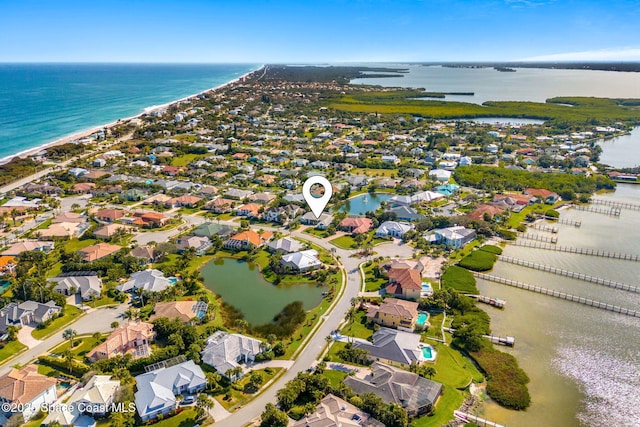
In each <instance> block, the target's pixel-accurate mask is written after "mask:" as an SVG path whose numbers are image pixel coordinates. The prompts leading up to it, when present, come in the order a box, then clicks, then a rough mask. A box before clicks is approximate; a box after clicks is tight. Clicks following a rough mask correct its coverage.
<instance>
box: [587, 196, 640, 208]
mask: <svg viewBox="0 0 640 427" xmlns="http://www.w3.org/2000/svg"><path fill="white" fill-rule="evenodd" d="M590 203H593V204H596V205H604V206H613V207H614V208H621V209H631V210H635V211H640V205H637V204H635V203H625V202H616V201H614V200H604V199H595V198H592V199H591V200H590Z"/></svg>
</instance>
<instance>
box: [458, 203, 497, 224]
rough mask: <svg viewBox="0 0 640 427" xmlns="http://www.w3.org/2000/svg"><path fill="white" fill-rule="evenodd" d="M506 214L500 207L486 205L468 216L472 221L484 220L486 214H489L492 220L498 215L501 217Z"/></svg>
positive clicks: (482, 205)
mask: <svg viewBox="0 0 640 427" xmlns="http://www.w3.org/2000/svg"><path fill="white" fill-rule="evenodd" d="M503 212H504V209H503V208H501V207H499V206H493V205H488V204H486V203H483V204H480V205H478V206H477V207H476V209H475V210H474V211H473V212H471V213H470V214H468V215H467V217H468V218H469V219H471V220H472V221H482V220H484V214H485V213H486V214H488V215H489V216H490V217H491V218H493V217H494V216H496V215H500V214H502V213H503Z"/></svg>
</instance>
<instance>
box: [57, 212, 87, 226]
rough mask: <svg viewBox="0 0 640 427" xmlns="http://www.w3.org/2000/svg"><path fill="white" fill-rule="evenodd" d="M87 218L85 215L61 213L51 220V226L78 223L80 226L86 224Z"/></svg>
mask: <svg viewBox="0 0 640 427" xmlns="http://www.w3.org/2000/svg"><path fill="white" fill-rule="evenodd" d="M87 220H88V218H87V216H86V215H85V214H79V213H75V212H62V213H61V214H59V215H57V216H55V217H54V218H53V219H52V220H51V223H52V224H62V223H69V222H73V223H78V224H81V223H83V222H87Z"/></svg>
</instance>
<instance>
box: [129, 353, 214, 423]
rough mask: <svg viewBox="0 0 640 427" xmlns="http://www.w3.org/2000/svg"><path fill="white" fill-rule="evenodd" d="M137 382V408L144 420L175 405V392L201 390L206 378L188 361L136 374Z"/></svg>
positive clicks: (176, 393)
mask: <svg viewBox="0 0 640 427" xmlns="http://www.w3.org/2000/svg"><path fill="white" fill-rule="evenodd" d="M136 383H137V385H138V391H137V392H136V393H135V401H136V409H137V410H138V415H140V418H142V420H143V421H147V420H151V419H154V418H156V417H157V416H158V415H159V414H166V413H168V412H171V410H173V409H174V408H176V406H177V402H176V395H178V394H189V393H195V392H197V391H200V390H204V388H205V387H206V385H207V379H206V377H205V375H204V372H202V369H201V368H200V366H198V365H196V364H195V363H194V362H193V360H187V361H186V362H182V363H179V364H177V365H173V366H169V367H167V368H160V369H156V370H155V371H151V372H147V373H144V374H141V375H138V376H137V377H136Z"/></svg>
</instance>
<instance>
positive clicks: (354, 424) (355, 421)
mask: <svg viewBox="0 0 640 427" xmlns="http://www.w3.org/2000/svg"><path fill="white" fill-rule="evenodd" d="M290 426H291V427H311V426H318V427H320V426H322V427H333V426H341V427H384V424H382V423H381V422H380V421H378V420H376V419H375V418H372V417H371V416H370V415H369V414H367V413H366V412H362V410H360V409H359V408H358V407H356V406H354V405H352V404H351V403H349V402H347V401H346V400H343V399H340V398H339V397H336V396H334V395H333V394H331V393H329V394H328V395H326V396H325V397H324V399H322V400H321V401H320V403H318V406H317V407H316V411H315V412H314V413H312V414H309V415H305V416H304V417H303V418H302V419H300V420H299V421H295V422H293V423H291V424H290Z"/></svg>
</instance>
